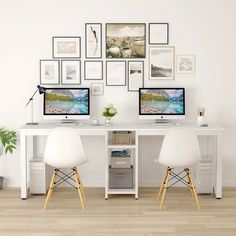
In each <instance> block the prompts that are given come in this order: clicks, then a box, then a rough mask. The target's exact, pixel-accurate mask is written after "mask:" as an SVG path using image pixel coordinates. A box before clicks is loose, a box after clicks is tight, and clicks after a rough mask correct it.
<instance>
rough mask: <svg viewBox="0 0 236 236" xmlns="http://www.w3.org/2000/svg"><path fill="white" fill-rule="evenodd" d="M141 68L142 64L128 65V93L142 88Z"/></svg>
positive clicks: (133, 63) (130, 63)
mask: <svg viewBox="0 0 236 236" xmlns="http://www.w3.org/2000/svg"><path fill="white" fill-rule="evenodd" d="M143 68H144V65H143V62H129V63H128V80H129V90H130V91H138V89H139V88H142V87H143V76H144V73H143ZM132 72H133V73H132Z"/></svg>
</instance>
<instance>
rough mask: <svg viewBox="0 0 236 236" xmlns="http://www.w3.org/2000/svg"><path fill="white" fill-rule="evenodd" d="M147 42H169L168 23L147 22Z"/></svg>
mask: <svg viewBox="0 0 236 236" xmlns="http://www.w3.org/2000/svg"><path fill="white" fill-rule="evenodd" d="M149 44H162V45H164V44H169V24H168V23H149Z"/></svg>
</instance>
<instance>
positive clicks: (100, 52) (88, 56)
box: [85, 23, 102, 59]
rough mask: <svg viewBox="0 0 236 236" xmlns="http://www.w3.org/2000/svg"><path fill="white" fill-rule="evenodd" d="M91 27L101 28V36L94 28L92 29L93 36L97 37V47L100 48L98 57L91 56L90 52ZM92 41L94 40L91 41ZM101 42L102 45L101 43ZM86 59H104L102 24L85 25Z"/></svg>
mask: <svg viewBox="0 0 236 236" xmlns="http://www.w3.org/2000/svg"><path fill="white" fill-rule="evenodd" d="M89 26H91V27H92V26H98V27H99V34H98V32H97V31H95V30H94V29H93V28H91V31H92V32H93V36H94V37H95V41H97V46H98V47H100V50H99V53H98V56H91V55H89V54H90V53H89V52H88V47H89V46H88V40H89V39H88V33H89V32H88V27H89ZM90 41H92V39H91V40H90ZM99 41H100V43H99ZM85 58H87V59H95V58H97V59H99V58H102V23H85Z"/></svg>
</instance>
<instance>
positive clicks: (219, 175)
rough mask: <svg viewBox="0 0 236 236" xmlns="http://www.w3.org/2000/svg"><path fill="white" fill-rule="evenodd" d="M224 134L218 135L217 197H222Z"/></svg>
mask: <svg viewBox="0 0 236 236" xmlns="http://www.w3.org/2000/svg"><path fill="white" fill-rule="evenodd" d="M222 136H223V135H222V134H218V135H217V137H216V185H215V195H216V198H217V199H220V198H222V147H223V144H222V142H223V137H222Z"/></svg>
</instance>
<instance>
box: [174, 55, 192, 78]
mask: <svg viewBox="0 0 236 236" xmlns="http://www.w3.org/2000/svg"><path fill="white" fill-rule="evenodd" d="M176 72H177V73H178V74H195V73H196V56H195V55H177V56H176Z"/></svg>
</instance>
